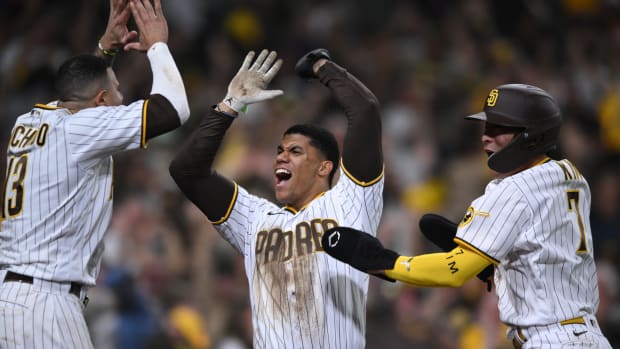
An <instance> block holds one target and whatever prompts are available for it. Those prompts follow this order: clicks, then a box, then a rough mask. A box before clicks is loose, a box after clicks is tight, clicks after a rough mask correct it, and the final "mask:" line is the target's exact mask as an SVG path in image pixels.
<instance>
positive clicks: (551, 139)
mask: <svg viewBox="0 0 620 349" xmlns="http://www.w3.org/2000/svg"><path fill="white" fill-rule="evenodd" d="M485 103H486V104H485V106H484V111H483V112H481V113H479V114H475V115H471V116H468V117H467V119H473V120H481V121H484V122H485V128H484V134H483V136H482V144H483V149H484V151H485V152H486V153H487V154H488V155H489V158H488V166H489V167H490V168H491V169H492V170H493V171H495V172H496V174H497V176H496V178H495V179H494V180H492V181H491V182H490V183H489V184H488V185H487V187H486V190H485V193H484V195H482V196H481V197H479V198H477V199H475V200H474V201H473V202H472V203H471V206H470V207H469V208H468V209H467V212H466V214H465V216H464V218H463V220H462V221H461V222H460V224H459V225H458V228H456V227H455V230H454V231H453V232H452V234H454V233H456V236H455V237H454V239H453V241H454V243H456V247H455V248H454V249H452V250H450V251H448V252H445V253H434V254H427V255H420V256H414V257H411V256H399V255H398V254H397V253H396V252H394V251H390V250H387V249H384V248H383V247H382V246H381V243H380V242H379V240H377V239H376V238H374V237H372V236H370V235H368V234H366V233H363V232H360V231H358V230H355V229H348V228H336V229H333V230H330V231H328V232H326V234H325V236H324V240H323V247H324V248H325V250H326V251H327V252H328V253H329V254H330V255H332V256H334V257H336V258H338V259H340V260H342V261H345V262H348V263H350V264H352V265H354V266H356V267H357V268H359V269H361V270H363V271H367V272H370V273H377V274H379V275H383V276H387V277H388V278H391V279H394V280H400V281H404V282H406V283H409V284H411V285H417V286H450V287H458V286H460V285H462V284H463V283H464V282H465V281H466V280H468V279H470V278H471V277H473V276H474V275H476V274H478V273H480V272H481V271H483V269H485V268H487V267H488V266H489V265H494V266H495V276H494V281H495V286H496V292H497V295H498V296H499V311H500V318H501V320H502V322H504V323H505V324H506V325H508V326H509V331H508V333H507V335H508V338H509V339H510V340H512V343H513V345H514V347H515V348H524V349H526V348H611V346H610V345H609V342H608V341H607V339H606V338H605V337H604V336H603V334H602V333H601V330H600V328H599V326H598V323H597V320H596V317H595V314H596V311H597V307H598V303H599V294H598V286H597V276H596V267H595V263H594V258H593V246H592V233H591V231H590V222H589V215H590V201H591V198H590V189H589V187H588V183H587V182H586V180H585V178H584V177H583V175H582V174H581V173H580V172H579V171H578V170H577V169H576V168H575V166H573V164H571V162H570V161H568V160H566V159H564V160H552V159H550V158H549V157H548V156H547V155H546V154H547V153H548V152H549V151H550V150H552V149H554V148H555V146H556V143H557V138H558V132H559V128H560V123H561V116H560V109H559V107H558V105H557V104H556V102H555V101H554V99H553V98H552V97H551V96H550V95H549V94H548V93H546V92H545V91H543V90H542V89H540V88H538V87H534V86H529V85H522V84H511V85H502V86H499V87H497V88H495V89H493V90H491V92H490V93H489V95H488V98H487V99H486V102H485ZM439 226H440V225H439V224H437V225H435V228H433V229H437V227H439ZM437 233H439V232H437Z"/></svg>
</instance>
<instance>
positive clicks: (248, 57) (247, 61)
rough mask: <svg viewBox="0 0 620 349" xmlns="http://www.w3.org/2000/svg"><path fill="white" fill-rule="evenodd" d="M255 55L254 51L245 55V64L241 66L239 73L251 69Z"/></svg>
mask: <svg viewBox="0 0 620 349" xmlns="http://www.w3.org/2000/svg"><path fill="white" fill-rule="evenodd" d="M254 54H255V53H254V51H250V52H248V54H247V55H245V59H244V60H243V64H241V68H239V72H241V71H242V70H248V69H250V64H252V60H253V59H254Z"/></svg>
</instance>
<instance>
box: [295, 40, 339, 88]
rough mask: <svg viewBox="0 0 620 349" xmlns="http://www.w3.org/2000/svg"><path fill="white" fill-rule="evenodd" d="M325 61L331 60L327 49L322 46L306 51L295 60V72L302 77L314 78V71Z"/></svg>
mask: <svg viewBox="0 0 620 349" xmlns="http://www.w3.org/2000/svg"><path fill="white" fill-rule="evenodd" d="M327 61H331V57H330V55H329V51H327V50H326V49H324V48H317V49H315V50H312V51H310V52H308V53H306V54H305V55H304V56H303V57H301V58H300V59H299V60H298V61H297V64H295V72H296V73H297V75H299V77H301V78H302V79H307V80H311V79H316V78H317V76H316V72H317V71H318V69H319V68H320V66H321V65H323V64H325V62H327Z"/></svg>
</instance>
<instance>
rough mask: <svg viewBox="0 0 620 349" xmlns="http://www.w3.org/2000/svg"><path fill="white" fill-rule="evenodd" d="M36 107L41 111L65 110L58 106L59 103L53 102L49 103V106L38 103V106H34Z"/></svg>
mask: <svg viewBox="0 0 620 349" xmlns="http://www.w3.org/2000/svg"><path fill="white" fill-rule="evenodd" d="M34 107H35V108H39V109H45V110H56V109H63V108H61V107H59V106H58V101H52V102H49V103H47V104H43V103H37V104H35V105H34Z"/></svg>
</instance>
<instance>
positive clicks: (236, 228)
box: [212, 184, 278, 254]
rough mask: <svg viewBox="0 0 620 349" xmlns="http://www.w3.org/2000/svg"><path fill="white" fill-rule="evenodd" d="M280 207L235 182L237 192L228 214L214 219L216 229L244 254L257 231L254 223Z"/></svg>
mask: <svg viewBox="0 0 620 349" xmlns="http://www.w3.org/2000/svg"><path fill="white" fill-rule="evenodd" d="M277 209H278V207H277V206H276V205H275V204H274V203H272V202H270V201H268V200H266V199H263V198H260V197H258V196H255V195H252V194H250V193H249V192H248V191H247V190H246V189H245V188H243V187H241V186H239V185H238V184H235V194H234V195H233V198H232V200H231V202H230V206H229V209H228V211H227V212H226V214H225V215H224V216H223V217H221V218H220V219H219V220H217V221H213V222H212V223H213V226H214V227H215V230H217V231H218V233H219V234H220V235H221V236H222V237H223V238H224V239H225V240H226V241H228V242H229V243H230V244H231V245H232V246H233V247H234V248H235V249H236V250H237V251H239V253H241V254H244V251H246V247H247V245H249V244H251V242H252V235H253V234H255V233H256V229H255V227H254V226H253V225H255V224H256V223H257V222H260V221H263V220H264V219H265V217H266V216H267V214H268V212H270V211H275V210H277Z"/></svg>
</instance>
